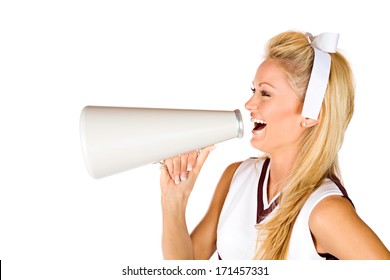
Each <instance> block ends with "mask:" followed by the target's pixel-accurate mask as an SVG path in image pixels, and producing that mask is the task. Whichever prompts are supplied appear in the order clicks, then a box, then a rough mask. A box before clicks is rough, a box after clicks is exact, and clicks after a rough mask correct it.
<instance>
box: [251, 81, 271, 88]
mask: <svg viewBox="0 0 390 280" xmlns="http://www.w3.org/2000/svg"><path fill="white" fill-rule="evenodd" d="M252 84H254V83H253V82H252ZM263 84H264V85H268V86H270V87H272V88H274V89H276V88H275V87H274V86H273V85H271V84H269V83H266V82H261V83H258V86H259V87H260V86H261V85H263Z"/></svg>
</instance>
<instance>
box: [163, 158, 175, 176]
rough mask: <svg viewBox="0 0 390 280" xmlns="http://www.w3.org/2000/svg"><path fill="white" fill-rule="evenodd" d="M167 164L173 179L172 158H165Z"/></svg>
mask: <svg viewBox="0 0 390 280" xmlns="http://www.w3.org/2000/svg"><path fill="white" fill-rule="evenodd" d="M164 163H165V165H166V166H167V169H168V173H169V175H170V176H171V178H172V179H173V160H172V159H171V158H169V159H166V160H164Z"/></svg>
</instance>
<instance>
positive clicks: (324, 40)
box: [302, 32, 339, 120]
mask: <svg viewBox="0 0 390 280" xmlns="http://www.w3.org/2000/svg"><path fill="white" fill-rule="evenodd" d="M306 36H307V37H308V40H309V43H310V44H311V46H312V47H313V50H314V61H313V68H312V70H311V75H310V80H309V84H308V86H307V90H306V96H305V101H304V103H303V109H302V116H303V117H306V118H310V119H314V120H317V119H318V115H319V113H320V110H321V105H322V101H323V99H324V96H325V92H326V87H327V85H328V80H329V74H330V63H331V57H330V55H329V53H335V52H336V50H337V43H338V40H339V34H338V33H330V32H327V33H322V34H320V35H318V36H315V37H314V36H313V35H311V34H310V33H306Z"/></svg>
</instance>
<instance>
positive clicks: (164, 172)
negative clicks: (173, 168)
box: [160, 163, 171, 186]
mask: <svg viewBox="0 0 390 280" xmlns="http://www.w3.org/2000/svg"><path fill="white" fill-rule="evenodd" d="M160 172H161V175H160V185H161V186H163V185H166V184H167V183H168V182H169V180H170V178H171V176H170V175H169V170H168V166H167V165H166V163H164V164H162V165H161V166H160Z"/></svg>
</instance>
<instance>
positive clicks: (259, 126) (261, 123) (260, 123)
mask: <svg viewBox="0 0 390 280" xmlns="http://www.w3.org/2000/svg"><path fill="white" fill-rule="evenodd" d="M251 122H253V123H254V128H253V130H256V131H259V130H262V129H263V128H264V127H266V126H267V123H266V122H265V121H263V120H260V119H256V118H251Z"/></svg>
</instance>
